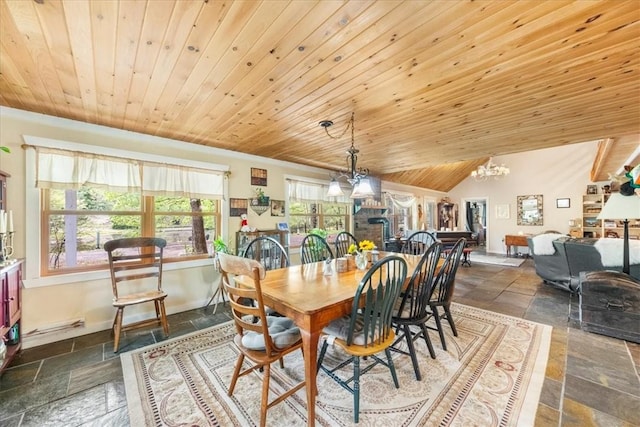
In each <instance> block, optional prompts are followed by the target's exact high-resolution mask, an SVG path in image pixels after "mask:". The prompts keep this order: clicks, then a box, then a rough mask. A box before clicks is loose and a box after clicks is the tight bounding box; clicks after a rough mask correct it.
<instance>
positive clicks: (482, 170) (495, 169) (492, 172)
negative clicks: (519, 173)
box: [471, 157, 510, 181]
mask: <svg viewBox="0 0 640 427" xmlns="http://www.w3.org/2000/svg"><path fill="white" fill-rule="evenodd" d="M509 172H510V170H509V168H508V167H506V166H505V165H500V166H498V165H496V164H494V163H493V157H489V161H488V162H487V164H486V165H480V166H478V168H477V169H476V170H474V171H473V172H471V176H472V177H473V179H475V180H476V181H486V180H487V179H489V178H490V177H493V178H494V179H498V178H501V177H503V176H506V175H509Z"/></svg>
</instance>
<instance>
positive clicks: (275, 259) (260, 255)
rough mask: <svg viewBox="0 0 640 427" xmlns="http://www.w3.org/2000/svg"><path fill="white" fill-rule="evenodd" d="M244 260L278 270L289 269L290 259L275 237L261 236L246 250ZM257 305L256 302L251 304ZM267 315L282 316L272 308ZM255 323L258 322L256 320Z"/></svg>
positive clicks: (268, 308) (243, 255)
mask: <svg viewBox="0 0 640 427" xmlns="http://www.w3.org/2000/svg"><path fill="white" fill-rule="evenodd" d="M242 258H249V259H254V260H256V261H258V262H259V263H260V264H262V266H263V267H264V269H265V270H267V271H269V270H275V269H278V268H285V267H289V257H288V256H287V251H286V250H285V249H284V247H283V246H282V245H281V244H280V242H278V241H277V240H276V239H274V238H273V237H269V236H260V237H256V238H255V239H253V240H252V241H251V242H249V244H248V245H247V247H246V248H245V250H244V252H243V254H242ZM251 303H252V304H255V301H253V302H251ZM265 310H266V312H267V315H269V316H280V313H278V312H276V311H275V310H274V309H272V308H271V307H265ZM254 321H256V322H257V321H258V319H257V318H254Z"/></svg>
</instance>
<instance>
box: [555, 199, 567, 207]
mask: <svg viewBox="0 0 640 427" xmlns="http://www.w3.org/2000/svg"><path fill="white" fill-rule="evenodd" d="M570 207H571V199H569V198H564V199H556V208H570Z"/></svg>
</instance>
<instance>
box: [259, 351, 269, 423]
mask: <svg viewBox="0 0 640 427" xmlns="http://www.w3.org/2000/svg"><path fill="white" fill-rule="evenodd" d="M270 378H271V365H270V364H266V365H264V376H263V378H262V401H261V402H260V427H265V426H266V425H267V408H268V406H269V379H270Z"/></svg>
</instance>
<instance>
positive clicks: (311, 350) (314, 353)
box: [300, 328, 320, 426]
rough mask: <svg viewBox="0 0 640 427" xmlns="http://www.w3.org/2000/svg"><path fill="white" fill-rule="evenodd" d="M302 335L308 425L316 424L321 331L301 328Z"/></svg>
mask: <svg viewBox="0 0 640 427" xmlns="http://www.w3.org/2000/svg"><path fill="white" fill-rule="evenodd" d="M300 334H301V335H302V349H303V351H304V376H305V381H306V387H305V388H306V389H307V425H308V426H314V425H315V422H316V395H317V391H318V390H317V385H316V370H317V366H318V340H319V339H320V331H306V330H304V329H302V328H300Z"/></svg>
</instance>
